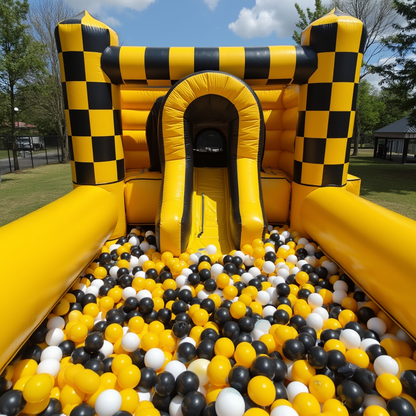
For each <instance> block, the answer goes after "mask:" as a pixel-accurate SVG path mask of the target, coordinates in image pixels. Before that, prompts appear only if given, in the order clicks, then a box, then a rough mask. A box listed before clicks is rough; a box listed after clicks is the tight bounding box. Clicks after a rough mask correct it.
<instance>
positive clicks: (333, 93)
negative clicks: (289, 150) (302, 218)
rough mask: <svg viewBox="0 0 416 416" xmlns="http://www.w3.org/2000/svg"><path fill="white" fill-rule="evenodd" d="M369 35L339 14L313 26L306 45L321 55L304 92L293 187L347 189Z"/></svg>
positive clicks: (307, 36)
mask: <svg viewBox="0 0 416 416" xmlns="http://www.w3.org/2000/svg"><path fill="white" fill-rule="evenodd" d="M365 39H366V32H365V28H364V26H363V25H362V23H361V22H360V21H358V20H357V19H354V18H352V17H350V16H347V15H345V14H344V13H341V12H339V11H338V10H337V9H335V10H334V11H333V12H331V13H329V14H327V15H326V16H324V17H323V18H322V19H319V20H318V21H316V22H315V23H313V24H312V25H311V26H309V27H308V28H307V29H306V30H305V32H303V34H302V44H303V45H305V46H310V47H311V48H312V49H313V50H314V51H315V52H316V53H317V55H318V68H317V70H316V71H315V72H314V73H313V74H312V76H311V77H310V78H309V80H308V83H307V84H305V85H302V86H301V87H300V97H299V119H298V128H297V133H296V146H295V164H294V174H293V180H294V182H296V183H298V184H301V185H305V186H312V187H321V186H345V185H346V183H347V173H348V159H349V152H350V143H351V137H352V134H353V127H354V119H355V109H356V108H355V105H356V99H357V89H358V82H359V75H360V67H361V62H362V53H363V47H364V44H365Z"/></svg>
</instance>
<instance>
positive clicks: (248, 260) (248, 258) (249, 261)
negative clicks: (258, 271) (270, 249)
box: [244, 254, 256, 267]
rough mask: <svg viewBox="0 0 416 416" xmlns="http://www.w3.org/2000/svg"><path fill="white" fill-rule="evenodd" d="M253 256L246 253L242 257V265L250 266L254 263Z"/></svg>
mask: <svg viewBox="0 0 416 416" xmlns="http://www.w3.org/2000/svg"><path fill="white" fill-rule="evenodd" d="M255 260H256V259H255V258H254V257H252V256H249V255H248V254H247V255H246V256H245V257H244V265H245V266H247V267H250V266H252V265H253V264H254V262H255Z"/></svg>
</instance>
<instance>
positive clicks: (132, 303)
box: [123, 296, 139, 313]
mask: <svg viewBox="0 0 416 416" xmlns="http://www.w3.org/2000/svg"><path fill="white" fill-rule="evenodd" d="M138 306H139V301H138V300H137V298H135V297H134V296H129V297H128V298H127V299H126V300H125V301H124V305H123V309H124V312H126V313H129V312H131V311H134V310H135V309H137V308H138Z"/></svg>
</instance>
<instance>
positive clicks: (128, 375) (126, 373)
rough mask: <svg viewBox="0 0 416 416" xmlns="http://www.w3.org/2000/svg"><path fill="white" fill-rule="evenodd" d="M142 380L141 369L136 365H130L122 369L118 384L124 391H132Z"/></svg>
mask: <svg viewBox="0 0 416 416" xmlns="http://www.w3.org/2000/svg"><path fill="white" fill-rule="evenodd" d="M140 378H141V372H140V369H139V368H138V367H137V366H135V365H134V364H130V365H127V366H125V367H123V368H122V369H120V371H119V373H118V376H117V382H118V384H119V386H120V387H121V388H122V389H132V388H133V387H136V386H137V385H138V384H139V382H140Z"/></svg>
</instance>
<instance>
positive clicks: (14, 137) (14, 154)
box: [10, 88, 20, 171]
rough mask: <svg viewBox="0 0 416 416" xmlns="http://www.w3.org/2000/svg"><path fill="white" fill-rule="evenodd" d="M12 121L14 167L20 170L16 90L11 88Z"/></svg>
mask: <svg viewBox="0 0 416 416" xmlns="http://www.w3.org/2000/svg"><path fill="white" fill-rule="evenodd" d="M10 121H11V125H12V149H13V167H14V170H15V171H17V170H20V166H19V159H18V155H17V140H16V139H17V137H16V125H15V112H14V91H13V88H12V89H11V94H10Z"/></svg>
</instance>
